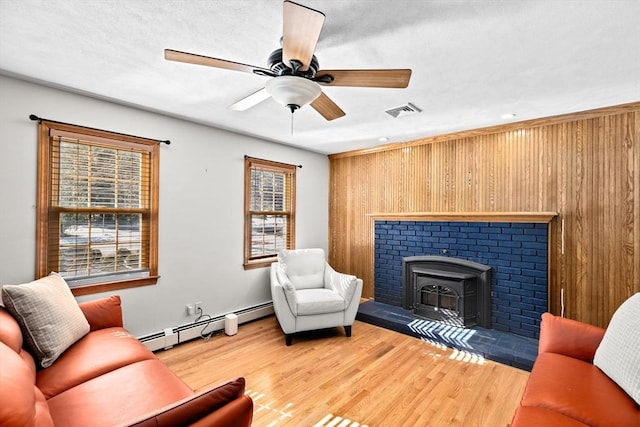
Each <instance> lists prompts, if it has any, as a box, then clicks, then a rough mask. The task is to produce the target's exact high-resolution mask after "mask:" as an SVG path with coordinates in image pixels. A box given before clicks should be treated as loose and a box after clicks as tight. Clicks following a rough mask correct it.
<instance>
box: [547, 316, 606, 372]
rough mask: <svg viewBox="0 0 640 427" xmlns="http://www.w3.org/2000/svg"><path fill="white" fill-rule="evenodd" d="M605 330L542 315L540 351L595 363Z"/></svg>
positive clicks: (574, 321) (562, 318)
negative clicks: (594, 359) (595, 356)
mask: <svg viewBox="0 0 640 427" xmlns="http://www.w3.org/2000/svg"><path fill="white" fill-rule="evenodd" d="M604 332H605V330H604V329H602V328H599V327H597V326H593V325H589V324H587V323H583V322H579V321H577V320H571V319H565V318H564V317H560V316H554V315H553V314H551V313H544V314H543V315H542V323H541V325H540V341H539V343H538V353H546V352H548V353H557V354H563V355H565V356H569V357H573V358H575V359H580V360H584V361H585V362H589V363H593V356H594V355H595V352H596V349H597V348H598V345H600V341H602V337H603V336H604Z"/></svg>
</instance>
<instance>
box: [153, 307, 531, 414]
mask: <svg viewBox="0 0 640 427" xmlns="http://www.w3.org/2000/svg"><path fill="white" fill-rule="evenodd" d="M157 356H158V358H160V360H162V361H163V362H164V363H166V364H167V365H168V366H169V368H170V369H172V370H173V371H174V372H175V373H176V374H177V375H178V376H180V377H181V378H182V379H183V380H184V381H185V382H186V383H187V384H188V385H189V386H191V387H192V388H193V389H195V390H200V389H202V388H205V387H206V386H208V385H213V384H216V383H219V382H222V381H224V380H227V379H229V378H232V377H236V376H244V377H245V378H246V381H247V394H249V395H250V396H251V397H252V398H253V400H254V405H255V406H254V421H253V425H254V426H256V427H263V426H296V427H298V426H316V427H320V426H335V427H349V426H350V427H356V426H361V427H362V426H369V427H378V426H392V427H398V426H465V427H466V426H491V427H495V426H507V425H509V423H510V422H511V417H512V416H513V413H514V411H515V409H516V407H517V406H518V403H519V401H520V397H521V395H522V391H523V390H524V386H525V383H526V381H527V378H528V376H529V373H528V372H526V371H522V370H519V369H516V368H513V367H510V366H505V365H501V364H499V363H495V362H492V361H489V360H483V359H481V358H478V357H474V356H472V355H470V354H464V353H460V352H457V351H454V350H451V349H448V348H445V347H443V346H440V345H434V344H431V343H428V342H425V341H422V340H419V339H417V338H413V337H409V336H406V335H402V334H399V333H396V332H393V331H389V330H386V329H382V328H379V327H377V326H373V325H370V324H367V323H363V322H358V321H356V323H355V324H354V326H353V336H352V337H351V338H346V337H345V336H344V331H343V330H342V329H338V328H336V329H329V330H324V331H317V332H312V333H305V334H302V335H296V336H295V337H294V339H293V345H292V346H291V347H287V346H285V343H284V335H283V334H282V331H281V330H280V328H279V326H278V324H277V321H276V318H275V317H274V316H270V317H267V318H264V319H261V320H258V321H255V322H252V323H248V324H244V325H240V327H239V330H238V334H237V335H234V336H226V335H224V333H219V334H217V335H215V336H214V337H212V338H211V339H210V340H209V341H203V340H194V341H191V342H187V343H184V344H180V345H178V346H177V347H175V348H173V349H170V350H166V351H160V352H158V353H157Z"/></svg>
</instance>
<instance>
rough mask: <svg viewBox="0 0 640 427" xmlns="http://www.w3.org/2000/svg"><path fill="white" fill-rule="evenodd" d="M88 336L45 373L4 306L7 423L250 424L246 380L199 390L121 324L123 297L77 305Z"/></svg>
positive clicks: (0, 408)
mask: <svg viewBox="0 0 640 427" xmlns="http://www.w3.org/2000/svg"><path fill="white" fill-rule="evenodd" d="M80 308H81V310H82V312H83V313H84V315H85V317H86V318H87V320H88V322H89V326H90V332H89V333H88V334H87V335H85V336H84V337H83V338H81V339H80V340H79V341H77V342H76V343H75V344H73V345H72V346H71V347H70V348H68V349H67V350H66V351H65V352H64V353H63V354H62V355H61V356H60V357H59V358H58V359H57V360H56V361H55V362H54V363H53V365H51V366H50V367H48V368H45V369H36V364H35V363H34V358H33V357H32V355H31V354H30V353H29V352H28V351H27V350H26V349H25V348H23V336H22V333H21V331H20V327H19V326H18V323H17V322H16V321H15V319H14V318H13V317H12V316H11V315H10V314H9V313H8V312H7V311H6V310H4V309H3V308H0V425H2V426H20V427H23V426H64V427H73V426H83V427H86V426H94V427H98V426H109V427H112V426H132V425H135V426H183V425H195V426H225V427H244V426H250V425H251V421H252V418H253V401H252V400H251V398H250V397H248V396H246V395H245V394H244V387H245V382H244V378H236V379H233V380H230V381H228V382H226V383H223V384H220V385H217V386H214V387H211V388H209V389H207V390H205V391H201V392H198V393H194V392H193V390H191V389H190V388H189V387H188V386H187V385H186V384H185V383H184V382H182V381H181V380H180V379H179V378H178V377H177V376H175V375H174V374H173V373H172V372H171V371H170V370H169V369H168V368H167V367H166V366H165V365H164V364H163V363H162V362H160V361H159V360H158V359H157V358H156V357H155V356H154V354H153V353H152V352H151V351H149V350H148V349H147V348H146V347H145V346H144V345H143V344H142V343H140V342H139V341H138V340H137V339H136V338H135V337H133V336H131V335H130V334H129V333H128V332H127V330H126V329H124V328H123V325H122V310H121V307H120V298H119V297H117V296H112V297H109V298H104V299H100V300H96V301H90V302H85V303H81V304H80Z"/></svg>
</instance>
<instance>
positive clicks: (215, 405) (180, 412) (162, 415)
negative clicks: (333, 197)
mask: <svg viewBox="0 0 640 427" xmlns="http://www.w3.org/2000/svg"><path fill="white" fill-rule="evenodd" d="M244 387H245V380H244V378H242V377H240V378H236V379H234V380H231V381H228V382H226V383H223V384H219V385H217V386H214V387H213V388H209V389H207V390H204V391H201V392H199V393H196V394H194V395H193V396H189V397H187V398H185V399H182V400H179V401H177V402H175V403H173V404H171V405H168V406H165V407H163V408H160V409H159V410H157V411H154V412H153V413H150V414H146V415H145V416H143V417H142V418H141V419H139V420H137V421H135V422H133V423H131V424H128V425H129V426H132V427H133V426H135V427H151V426H154V427H161V426H183V425H191V424H194V423H196V424H197V425H201V426H239V427H240V426H249V425H251V419H252V416H253V401H252V400H251V398H250V397H249V396H245V394H244ZM247 412H248V413H247ZM214 414H215V415H214ZM235 417H238V419H237V422H236V420H235ZM242 420H246V421H247V423H244V422H241V421H242Z"/></svg>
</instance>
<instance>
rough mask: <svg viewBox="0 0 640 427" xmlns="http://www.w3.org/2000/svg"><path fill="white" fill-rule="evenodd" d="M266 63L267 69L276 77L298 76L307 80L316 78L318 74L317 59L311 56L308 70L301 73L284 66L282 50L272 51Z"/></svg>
mask: <svg viewBox="0 0 640 427" xmlns="http://www.w3.org/2000/svg"><path fill="white" fill-rule="evenodd" d="M268 63H269V69H270V70H271V71H273V73H274V74H275V75H276V76H299V77H305V78H307V79H312V78H314V77H315V76H316V73H317V72H318V68H320V64H319V63H318V58H316V56H315V55H313V56H312V57H311V63H310V64H309V68H308V69H307V70H305V71H301V70H300V69H297V68H296V69H294V67H291V66H289V65H287V64H285V63H284V61H283V60H282V49H276V50H274V51H273V52H272V53H271V55H269V61H268ZM298 64H299V63H298ZM296 65H297V64H296Z"/></svg>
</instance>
